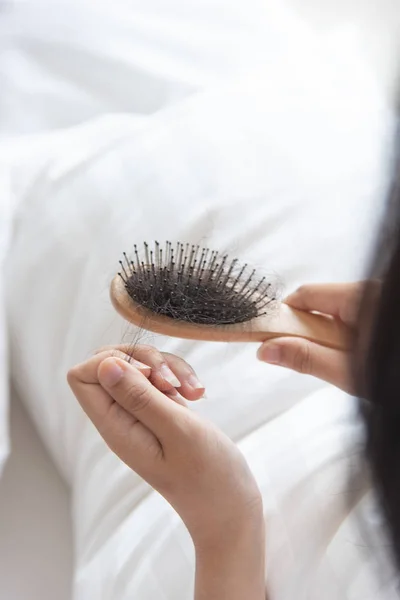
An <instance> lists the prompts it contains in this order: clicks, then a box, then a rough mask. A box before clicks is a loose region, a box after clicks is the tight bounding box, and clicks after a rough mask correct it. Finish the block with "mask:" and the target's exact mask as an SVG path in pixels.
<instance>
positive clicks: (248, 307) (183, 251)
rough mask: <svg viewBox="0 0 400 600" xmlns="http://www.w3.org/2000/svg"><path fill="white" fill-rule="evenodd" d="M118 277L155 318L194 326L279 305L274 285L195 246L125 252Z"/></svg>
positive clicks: (227, 321)
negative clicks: (159, 316)
mask: <svg viewBox="0 0 400 600" xmlns="http://www.w3.org/2000/svg"><path fill="white" fill-rule="evenodd" d="M120 265H121V271H120V272H119V273H118V275H119V277H120V278H121V279H122V281H123V283H124V286H125V289H126V292H127V294H128V295H129V297H130V298H131V299H132V300H133V301H134V302H135V303H137V304H139V305H140V306H142V307H144V308H146V309H148V310H150V311H151V312H152V313H154V314H157V315H164V316H166V317H170V318H172V319H174V320H178V321H185V322H189V323H196V324H198V325H231V324H236V323H244V322H246V321H250V320H251V319H254V318H256V317H259V316H262V315H265V314H267V313H269V312H271V310H273V309H274V307H275V306H276V303H277V286H276V284H275V285H274V284H273V283H271V282H270V281H269V282H268V281H267V280H266V277H261V278H260V277H257V276H256V270H255V269H252V270H251V269H249V267H248V265H247V264H240V262H239V260H238V259H237V258H234V259H229V258H228V255H227V254H224V255H222V254H220V253H219V252H218V251H216V250H210V249H209V248H206V247H200V246H198V245H193V244H183V243H181V242H178V243H177V244H174V246H173V245H172V243H171V242H169V241H167V242H166V243H165V245H164V246H163V247H162V246H161V245H160V244H159V243H158V242H155V243H154V246H153V247H152V248H150V246H149V244H147V243H146V242H145V243H144V250H143V254H142V255H140V253H139V251H138V248H137V246H136V245H135V246H134V257H133V259H129V258H128V257H127V255H126V254H125V253H124V260H123V261H120Z"/></svg>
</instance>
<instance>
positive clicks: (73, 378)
mask: <svg viewBox="0 0 400 600" xmlns="http://www.w3.org/2000/svg"><path fill="white" fill-rule="evenodd" d="M76 379H77V374H76V367H72V368H71V369H69V370H68V372H67V381H68V384H69V385H73V384H74V382H75V381H76Z"/></svg>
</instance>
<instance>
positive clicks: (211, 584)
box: [195, 513, 266, 600]
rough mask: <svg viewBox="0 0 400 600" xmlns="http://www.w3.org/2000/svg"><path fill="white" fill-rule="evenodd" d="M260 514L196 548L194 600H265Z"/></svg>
mask: <svg viewBox="0 0 400 600" xmlns="http://www.w3.org/2000/svg"><path fill="white" fill-rule="evenodd" d="M264 537H265V536H264V519H263V516H262V513H261V514H260V516H259V518H258V519H254V520H253V521H252V522H246V523H244V524H243V525H241V526H239V527H237V528H235V530H234V531H232V532H231V534H230V535H224V536H223V537H222V538H220V539H217V540H215V542H214V543H208V544H206V545H204V546H199V547H196V587H195V590H196V591H195V600H244V599H246V600H265V598H266V595H265V539H264Z"/></svg>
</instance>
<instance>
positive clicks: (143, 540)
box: [7, 63, 390, 600]
mask: <svg viewBox="0 0 400 600" xmlns="http://www.w3.org/2000/svg"><path fill="white" fill-rule="evenodd" d="M281 66H282V65H281ZM285 66H286V69H285V70H284V69H282V68H281V69H276V70H272V69H271V70H270V72H269V76H268V77H267V78H263V77H261V74H260V73H256V74H254V75H253V76H251V77H250V76H249V77H246V78H245V79H241V80H237V81H235V82H232V83H231V84H229V85H225V86H223V87H221V88H220V89H219V90H215V91H212V92H211V91H210V92H208V93H204V94H201V95H198V96H196V97H193V98H191V99H188V100H187V101H185V102H184V103H182V104H180V105H179V106H176V107H173V108H169V109H166V110H164V111H162V112H159V113H158V114H157V115H154V116H153V117H151V118H150V117H148V118H145V119H143V120H142V121H140V122H138V121H137V120H136V119H132V120H131V119H130V117H129V116H120V117H118V116H115V117H109V118H104V119H101V120H97V121H94V122H92V123H89V124H87V125H85V126H81V127H77V128H74V129H72V130H69V131H65V132H60V133H58V134H53V136H52V137H51V138H49V139H47V140H45V141H43V139H42V138H40V137H39V138H37V139H36V141H35V144H36V146H35V144H34V145H33V148H31V150H33V152H34V153H35V150H36V159H35V161H34V164H35V169H34V170H32V166H31V165H32V161H31V160H29V159H28V154H27V155H26V158H25V159H24V160H26V163H27V164H29V165H30V168H29V169H28V168H26V169H25V168H24V166H23V165H24V160H22V161H21V163H20V166H19V168H18V169H17V171H16V172H14V177H15V181H16V186H17V188H18V190H19V191H20V194H21V196H20V204H19V210H18V214H17V218H16V220H15V228H14V238H13V248H12V254H11V257H10V261H9V264H8V266H9V270H8V279H7V289H8V300H9V304H8V310H9V319H10V330H11V341H12V343H11V351H12V371H13V379H14V382H15V385H16V387H17V389H18V391H19V393H20V394H21V396H22V397H23V398H24V401H25V403H26V405H27V406H28V407H29V409H30V412H31V414H32V415H33V418H34V419H35V422H36V424H37V427H38V429H39V430H40V432H41V434H42V436H43V438H44V439H45V440H46V443H47V445H48V448H49V450H50V451H51V453H52V455H53V456H54V457H55V459H56V461H57V463H58V465H59V467H60V469H61V470H62V471H63V473H64V475H65V477H66V478H67V479H68V481H70V483H71V485H72V487H73V492H74V521H75V536H76V553H77V559H76V565H77V567H76V574H75V598H76V599H77V600H81V599H82V600H88V599H89V600H91V599H92V598H93V600H94V599H95V598H96V599H98V598H101V599H102V600H103V599H104V600H106V599H107V600H108V599H110V600H111V599H113V600H115V599H116V598H118V599H125V598H126V599H128V598H131V597H137V598H141V599H143V600H146V598H149V599H150V598H154V597H159V598H162V599H164V598H165V599H168V600H172V599H174V600H176V599H178V598H179V599H182V600H183V599H186V598H188V599H189V598H190V597H191V594H192V591H191V590H192V576H193V555H192V550H191V545H190V541H189V539H188V536H187V534H186V532H185V530H184V528H183V526H182V524H181V523H180V522H179V519H178V518H177V517H176V516H175V515H174V514H173V512H172V510H171V509H170V508H169V507H168V506H167V505H166V504H165V502H164V501H163V500H162V499H161V498H160V497H159V496H158V495H157V494H155V493H154V492H152V491H150V490H149V488H148V486H147V485H146V484H145V483H144V482H143V481H141V480H140V479H139V478H138V477H137V476H136V475H135V474H134V473H132V472H130V471H129V469H128V468H127V467H125V466H124V465H122V464H121V463H120V462H119V461H118V459H116V458H115V457H114V456H113V455H112V454H111V453H110V452H109V451H108V450H107V448H106V447H105V444H104V443H103V442H102V440H101V439H100V438H99V436H98V434H97V433H96V432H95V430H94V428H93V427H92V426H91V424H90V423H89V422H88V421H87V419H86V418H85V417H84V415H83V414H82V411H81V410H80V408H79V407H78V405H77V403H76V401H75V400H74V398H73V396H72V394H71V392H70V391H69V389H68V387H67V384H66V381H65V373H66V371H67V369H68V368H69V367H70V366H71V365H73V364H74V363H76V362H78V361H81V360H83V359H85V358H86V357H87V356H88V355H89V354H90V352H91V351H93V350H94V349H95V348H97V347H98V346H99V345H102V344H106V343H112V342H114V343H115V342H119V341H121V340H122V339H125V340H126V339H128V340H130V339H132V336H133V334H134V333H133V332H132V331H130V332H129V331H128V329H127V326H126V324H124V323H123V322H122V320H121V319H120V318H119V317H118V316H117V315H116V314H115V313H114V311H113V310H112V308H111V306H110V302H109V299H108V285H109V282H110V279H111V277H112V275H113V273H114V271H115V267H116V265H117V264H118V259H119V258H120V256H121V253H122V251H124V250H125V251H127V252H130V251H131V250H132V247H133V244H134V243H135V242H139V243H140V242H141V240H154V239H166V238H169V239H171V238H172V239H180V240H190V241H193V242H199V243H206V244H207V245H209V246H211V247H216V248H221V249H224V250H228V251H230V253H233V254H235V255H238V256H240V257H241V258H243V259H246V260H249V261H251V262H252V263H253V264H255V265H256V266H258V267H259V268H260V269H261V270H263V269H265V270H266V271H267V272H268V270H271V271H274V272H276V273H277V274H279V276H280V277H281V278H282V280H283V281H284V283H285V284H286V289H287V290H290V289H292V288H293V287H294V286H295V285H297V284H298V283H301V282H304V281H313V280H318V281H331V280H349V279H353V278H354V277H356V276H358V274H359V273H360V269H361V268H362V266H363V263H364V258H365V253H366V251H367V248H368V246H369V243H370V240H371V238H372V232H373V229H374V225H375V221H376V218H377V214H378V212H379V210H378V208H377V203H379V199H380V197H381V189H382V185H383V183H384V181H385V177H384V171H385V170H384V168H382V164H384V163H385V158H386V157H385V152H384V151H383V150H384V147H385V141H387V136H386V133H387V127H389V124H390V119H389V117H388V116H387V115H386V113H385V111H384V109H383V107H382V105H381V104H380V102H379V101H378V99H377V97H376V96H374V95H373V90H372V89H371V90H370V89H368V90H366V89H365V90H363V92H364V93H365V95H366V97H367V98H369V99H370V102H369V103H368V105H367V104H366V103H364V104H363V105H362V106H360V105H359V103H358V102H357V97H356V95H355V94H352V93H351V92H350V91H349V88H348V87H347V88H345V86H339V85H338V83H339V81H340V77H344V76H345V75H344V74H343V75H340V74H337V75H336V76H335V77H338V80H337V79H335V78H333V76H332V74H331V73H329V74H327V72H326V64H324V66H323V68H321V69H320V70H319V71H318V72H317V73H316V72H315V71H314V70H313V71H312V72H307V71H306V70H304V71H303V72H301V73H299V72H298V73H296V71H294V70H293V71H292V70H291V69H290V68H289V67H290V63H289V64H287V63H285ZM316 75H318V84H317V83H316V80H317V78H316ZM346 83H347V84H350V83H351V80H348V81H347V82H346ZM354 85H355V84H354ZM358 85H359V84H357V85H355V87H356V89H358V90H359V92H360V93H361V90H360V89H359V88H358V87H357V86H358ZM367 91H368V93H367ZM39 149H40V151H39ZM144 337H145V339H146V341H151V342H152V341H153V342H155V343H156V344H157V346H158V347H160V348H161V349H164V350H168V351H169V352H176V353H178V354H180V355H182V356H184V357H185V358H186V359H187V360H188V361H189V362H190V363H191V364H193V365H194V367H195V368H196V370H197V372H198V374H199V376H200V378H201V379H204V381H205V383H206V385H207V390H208V398H209V399H208V400H204V401H202V402H200V403H198V404H197V405H196V406H195V407H194V410H197V411H199V412H200V413H202V414H205V415H207V416H208V417H210V418H212V419H213V420H214V421H215V422H216V423H217V424H218V425H219V426H221V427H222V428H223V429H224V431H226V432H227V433H228V434H229V435H230V436H232V437H233V438H234V439H235V440H237V441H239V442H240V443H241V444H243V450H244V451H245V454H246V456H247V458H248V459H249V461H250V463H251V464H252V466H253V468H254V469H255V471H256V474H257V477H258V480H259V483H260V486H261V487H262V489H263V493H264V497H265V500H266V518H267V519H268V521H269V522H270V521H271V522H274V523H275V524H276V525H274V526H273V527H272V528H271V529H270V535H269V544H270V551H269V553H268V556H269V561H270V566H269V577H270V586H271V589H273V594H274V595H273V596H272V598H274V600H275V599H279V600H281V599H282V600H292V597H293V596H292V595H291V594H292V593H293V589H296V590H297V591H298V597H297V600H299V599H300V600H303V599H304V600H306V599H308V598H311V599H314V598H319V597H321V595H320V594H321V585H326V586H327V588H329V590H330V592H329V593H330V594H331V596H330V597H331V598H332V599H336V598H337V599H338V600H339V598H340V600H342V598H343V597H346V596H343V593H342V592H343V590H344V589H346V585H347V584H348V581H347V579H346V578H347V572H346V569H345V565H346V561H347V560H348V553H347V554H346V552H347V550H346V548H347V543H346V542H345V541H343V539H342V538H341V537H340V536H339V538H337V537H336V535H335V532H336V531H337V530H340V528H341V527H342V526H343V527H344V526H345V524H346V522H347V521H346V520H347V517H348V510H347V507H346V508H344V507H343V504H341V503H340V502H339V505H338V504H337V502H336V501H337V497H335V498H332V497H331V498H329V504H332V508H329V511H328V510H327V512H326V513H325V512H324V506H323V505H321V502H322V500H321V496H320V495H319V494H317V493H316V492H315V485H317V484H318V481H319V473H320V471H324V472H325V471H326V472H327V475H326V477H327V479H328V481H334V480H335V478H334V477H333V476H332V477H333V479H332V478H331V479H329V478H330V477H331V476H330V475H329V473H330V470H329V468H328V466H329V465H330V464H336V463H338V461H339V463H340V460H339V458H340V457H338V449H337V444H332V438H331V437H330V434H329V435H325V433H324V431H325V428H327V430H328V431H331V428H333V429H335V419H338V420H339V421H341V420H342V419H345V418H346V414H347V409H346V408H345V406H346V401H347V399H345V400H340V394H339V400H337V402H338V404H335V402H336V401H335V402H332V403H331V404H329V401H328V397H325V393H327V391H326V386H323V384H321V383H320V382H318V381H316V380H313V379H310V378H305V377H300V376H296V375H294V374H292V373H289V372H286V371H283V370H278V369H274V368H272V367H268V366H266V365H263V364H259V363H257V361H256V360H255V350H256V349H255V347H254V346H253V345H242V344H234V345H229V344H206V343H199V342H189V341H181V340H177V339H164V338H161V337H157V338H155V337H154V336H150V335H145V336H144ZM316 390H321V393H320V396H319V402H320V403H324V402H326V403H327V404H326V407H327V408H326V413H325V412H324V411H321V412H320V413H319V415H320V417H321V419H322V421H321V420H319V416H318V414H316V415H315V418H314V416H311V415H313V411H314V409H315V406H314V405H310V406H314V408H312V409H311V408H310V412H309V413H308V414H309V420H310V426H311V425H312V427H315V428H316V430H315V431H316V432H317V433H316V435H317V438H318V440H319V441H320V443H321V448H320V449H318V450H317V451H316V452H317V455H318V456H321V461H322V463H321V464H317V465H315V464H313V463H310V462H309V459H308V458H307V457H309V456H310V455H312V453H313V448H314V445H315V443H316V438H314V437H313V435H311V434H308V433H307V431H308V429H307V427H308V424H307V423H308V420H307V418H303V419H302V420H301V421H299V425H298V427H299V433H298V436H299V437H298V439H297V438H296V439H293V440H292V436H291V433H290V431H289V430H288V428H287V425H285V423H287V421H285V420H282V421H281V420H280V419H281V418H280V417H279V418H278V416H279V415H283V414H284V413H287V414H288V415H289V416H288V417H287V418H288V419H289V420H290V422H291V423H292V420H293V419H294V422H297V421H296V414H297V413H296V412H292V411H293V410H295V411H296V410H297V409H296V408H294V407H295V406H298V405H302V403H305V404H304V406H305V407H306V406H309V404H308V402H309V397H310V394H311V393H312V392H314V391H316ZM323 390H325V391H323ZM337 406H338V407H342V408H343V411H344V412H343V415H342V416H341V414H337V413H336V407H337ZM299 410H300V409H299ZM304 410H305V411H306V408H304ZM330 411H333V414H332V419H330V418H328V417H329V415H330ZM290 415H292V416H293V418H292V416H290ZM335 415H336V416H335ZM283 418H284V417H282V419H283ZM325 419H327V422H326V420H325ZM278 422H280V423H282V429H279V427H280V426H279V425H274V423H278ZM270 426H271V427H272V428H271V429H269V427H270ZM274 427H276V428H278V429H277V431H278V430H279V431H280V433H279V434H274V433H273V432H274V431H275V429H274ZM304 427H305V429H304ZM318 428H321V432H319V433H318ZM270 431H271V437H270V434H269V432H270ZM334 435H336V434H334ZM271 439H274V440H275V442H276V443H275V442H274V444H270V440H271ZM251 440H257V451H256V452H254V451H253V446H252V444H253V442H252V441H251ZM254 443H255V442H254ZM318 443H319V442H318ZM263 444H265V451H264V446H263ZM323 451H324V453H323ZM303 453H305V455H306V457H305V456H303ZM339 454H340V453H339ZM258 457H260V460H261V461H262V462H261V463H259V462H257V461H258ZM261 457H262V458H261ZM290 457H292V459H290ZM289 459H290V460H289ZM291 460H293V464H292V462H291ZM324 460H325V463H324ZM337 468H338V469H339V470H340V465H337ZM275 469H276V470H277V471H276V473H278V474H279V473H282V476H284V482H283V483H282V485H283V488H282V490H281V492H279V489H278V487H277V481H275V478H276V477H277V476H278V475H274V473H275ZM343 473H344V475H343V476H344V477H345V469H344V470H343ZM335 477H336V475H335ZM280 494H282V496H281V495H280ZM294 497H295V498H296V502H295V503H294V501H293V498H294ZM297 502H298V505H299V506H300V507H301V508H300V509H299V511H298V512H297V511H296V503H297ZM318 506H319V511H322V512H324V515H325V516H323V518H322V516H321V514H320V512H318V509H317V507H318ZM313 507H314V508H313ZM314 509H315V510H314ZM330 511H332V514H333V516H332V518H331V517H330V516H329V515H331V512H330ZM321 519H322V520H321ZM279 524H280V525H279ZM332 524H335V527H334V528H333V525H332ZM282 528H283V530H284V532H285V535H284V536H283V537H282ZM314 530H315V531H318V532H320V533H319V534H318V535H316V539H315V540H311V539H310V541H309V542H308V541H307V540H308V537H309V532H310V531H314ZM338 539H339V540H341V541H337V540H338ZM304 544H305V547H304V548H303V557H304V560H303V561H298V560H297V558H296V552H294V550H293V548H295V549H296V548H300V546H303V545H304ZM327 549H329V552H328V554H327ZM352 551H353V548H352ZM293 552H294V554H293ZM331 554H332V556H333V558H332V557H331ZM281 556H285V557H286V560H287V561H288V565H289V568H290V569H291V575H292V576H291V578H290V582H288V581H287V577H286V574H285V572H284V571H283V570H282V568H279V565H280V564H281V563H280V558H279V557H281ZM291 556H292V558H290V557H291ZM352 556H353V555H352ZM292 560H293V561H294V563H293V562H291V561H292ZM354 560H355V565H354V567H353V570H352V572H353V573H356V572H357V578H356V579H355V580H354V582H352V583H351V585H350V584H349V585H347V587H348V589H349V590H350V591H349V594H350V595H349V596H348V597H349V598H354V599H355V598H363V600H364V598H365V596H363V595H362V591H363V590H365V586H367V583H366V581H367V582H368V581H369V579H368V578H369V577H370V575H369V574H368V573H366V572H364V571H365V570H364V567H363V562H362V560H361V558H360V556H359V555H358V557H356V558H355V559H354ZM331 561H332V562H333V563H334V564H333V566H332V565H331ZM335 561H336V562H335ZM357 561H358V562H357ZM293 564H297V567H296V569H295V568H294V566H293ZM290 565H292V566H290ZM357 569H358V570H359V571H357ZM366 578H367V579H366ZM368 585H369V584H368ZM318 594H319V595H318ZM335 594H336V595H335ZM360 594H361V595H360ZM325 597H328V596H325ZM371 598H373V596H371ZM388 598H390V596H388Z"/></svg>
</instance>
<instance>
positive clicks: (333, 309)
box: [258, 282, 364, 393]
mask: <svg viewBox="0 0 400 600" xmlns="http://www.w3.org/2000/svg"><path fill="white" fill-rule="evenodd" d="M363 288H364V284H363V283H361V282H359V283H343V284H339V283H332V284H321V285H304V286H302V287H301V288H299V289H298V290H297V291H296V292H295V293H294V294H292V295H291V296H289V297H288V298H287V299H286V300H285V302H286V303H287V304H288V305H289V306H292V307H293V308H297V309H299V310H305V311H310V312H311V311H316V312H320V313H323V314H326V315H331V316H332V317H335V318H336V319H339V320H341V321H342V322H343V323H344V324H345V325H347V327H348V328H349V329H353V328H354V327H355V325H356V319H357V315H358V308H359V303H360V300H361V296H362V292H363ZM258 358H259V359H260V360H262V361H264V362H267V363H270V364H275V365H280V366H282V367H288V368H289V369H293V370H294V371H298V372H300V373H305V374H307V375H314V377H318V378H319V379H323V380H324V381H327V382H329V383H332V384H333V385H336V386H337V387H339V388H341V389H342V390H344V391H346V392H348V393H354V392H355V390H354V386H353V381H352V378H351V375H350V365H351V359H350V356H349V354H348V352H344V351H341V350H333V349H331V348H325V347H323V346H320V345H319V344H316V343H313V342H309V341H307V340H304V339H300V338H290V337H287V338H279V339H275V340H271V341H267V342H264V344H263V345H262V346H261V347H260V348H259V350H258Z"/></svg>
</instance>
